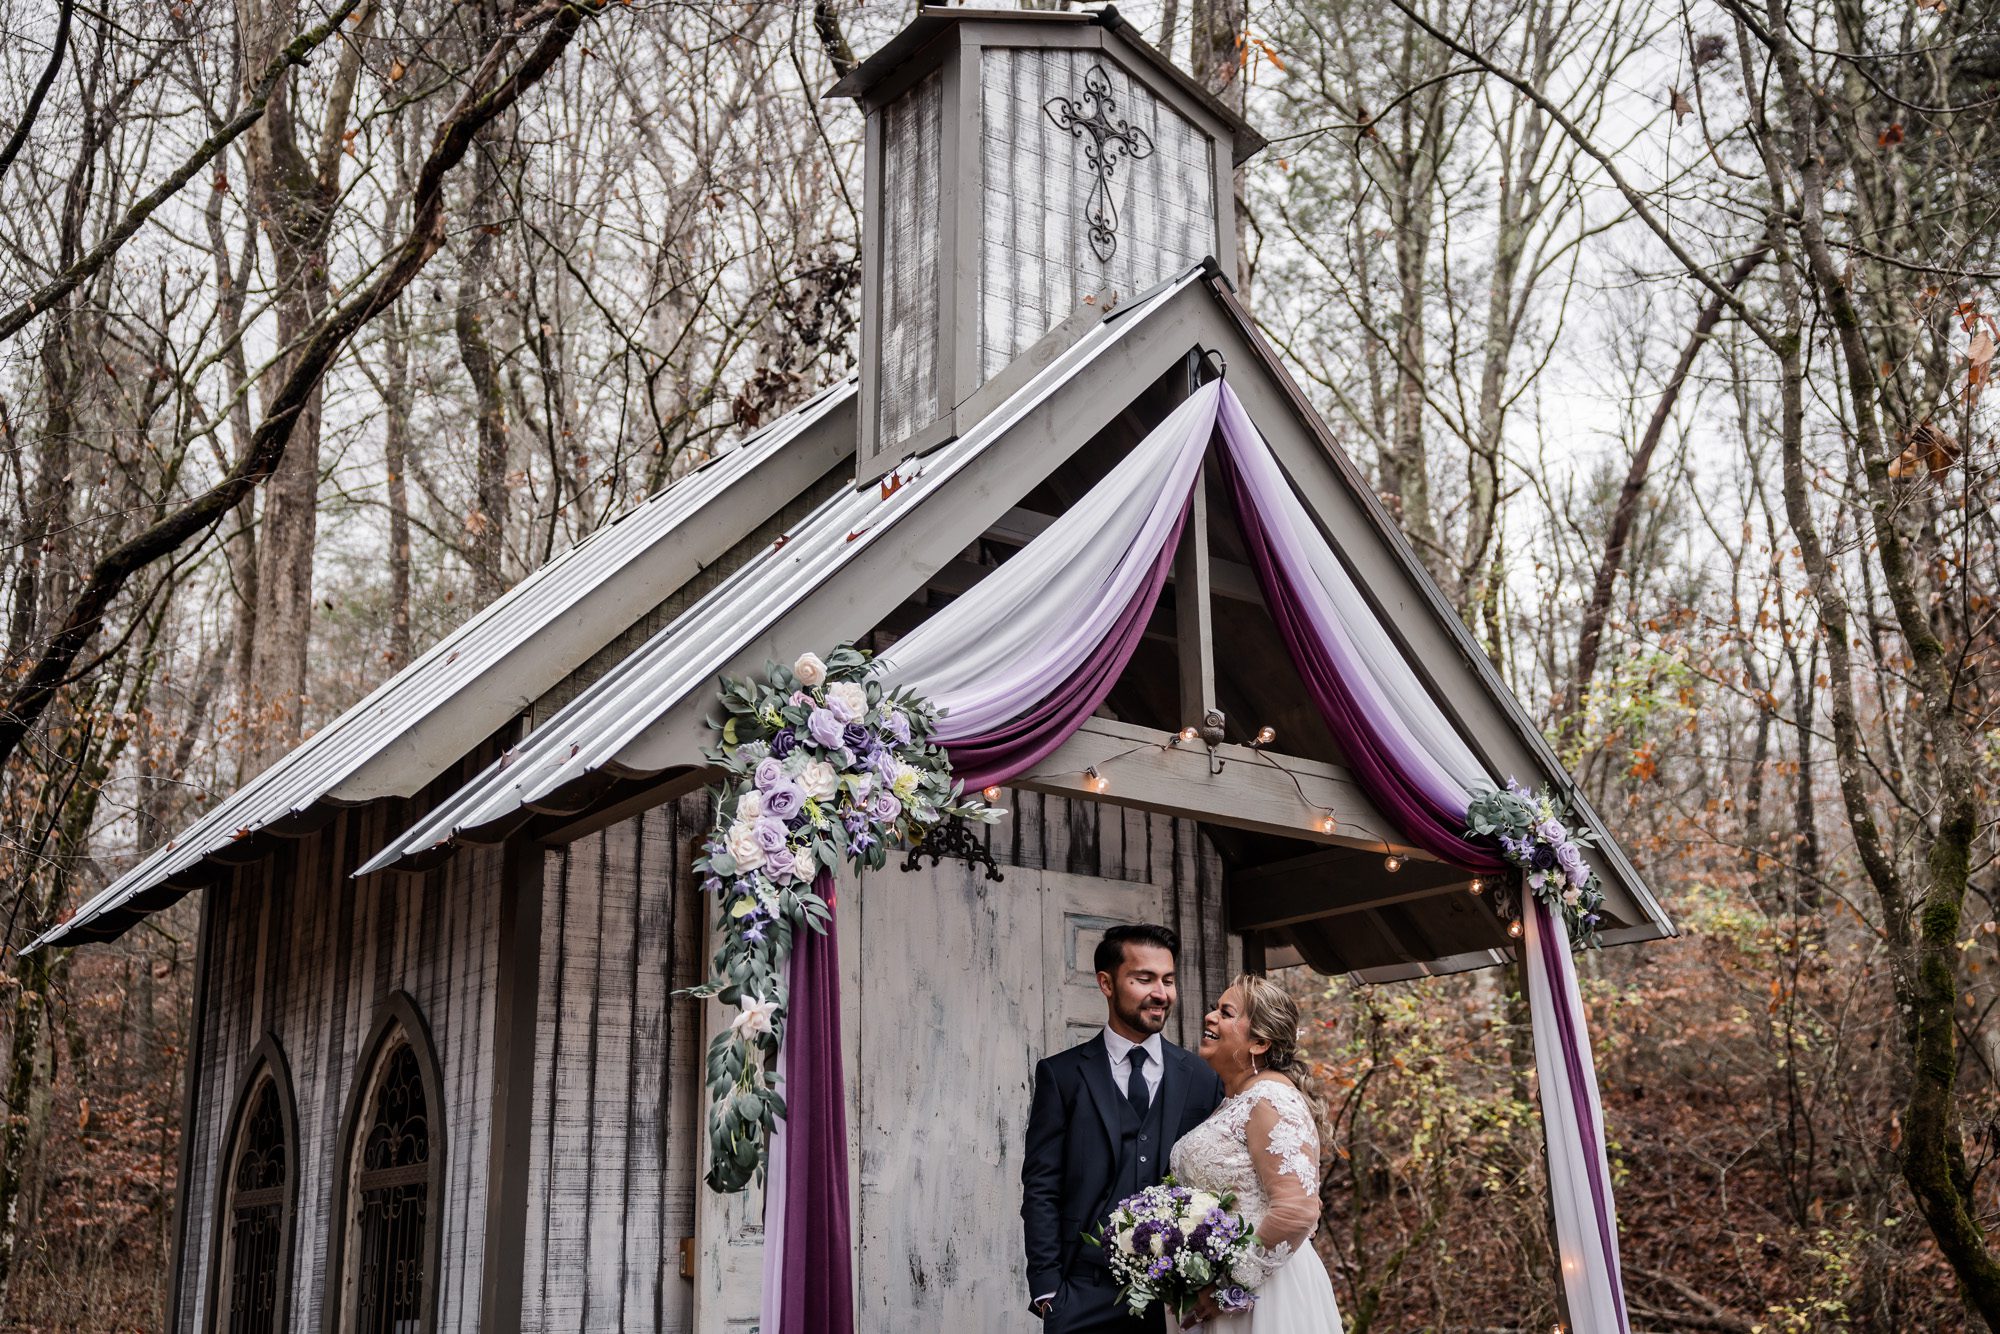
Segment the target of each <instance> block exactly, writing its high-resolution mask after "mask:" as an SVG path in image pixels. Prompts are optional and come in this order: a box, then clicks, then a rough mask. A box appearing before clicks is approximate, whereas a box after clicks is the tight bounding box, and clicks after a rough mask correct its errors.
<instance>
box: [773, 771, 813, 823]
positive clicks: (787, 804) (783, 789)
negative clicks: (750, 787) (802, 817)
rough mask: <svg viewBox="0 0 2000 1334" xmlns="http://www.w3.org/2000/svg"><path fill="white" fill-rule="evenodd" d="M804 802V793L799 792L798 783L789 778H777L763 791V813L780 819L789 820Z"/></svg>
mask: <svg viewBox="0 0 2000 1334" xmlns="http://www.w3.org/2000/svg"><path fill="white" fill-rule="evenodd" d="M805 804H806V794H805V793H804V792H801V791H800V790H799V785H798V784H797V783H794V782H793V781H792V780H791V779H789V778H783V777H781V778H779V779H778V781H777V782H776V783H775V784H773V785H772V787H771V788H770V789H769V790H768V791H766V792H765V793H764V813H765V814H766V815H771V816H775V817H776V818H777V819H780V820H790V819H791V818H792V817H793V816H795V815H797V814H798V813H799V811H800V810H801V809H802V808H803V807H804V806H805Z"/></svg>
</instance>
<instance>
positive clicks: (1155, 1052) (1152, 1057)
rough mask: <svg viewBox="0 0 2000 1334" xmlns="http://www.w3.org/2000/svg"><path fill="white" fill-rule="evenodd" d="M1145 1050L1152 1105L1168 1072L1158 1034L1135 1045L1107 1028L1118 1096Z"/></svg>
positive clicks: (1043, 1296) (1107, 1047)
mask: <svg viewBox="0 0 2000 1334" xmlns="http://www.w3.org/2000/svg"><path fill="white" fill-rule="evenodd" d="M1134 1047H1143V1048H1145V1051H1146V1101H1147V1103H1148V1104H1150V1103H1152V1102H1153V1101H1154V1100H1155V1099H1157V1098H1158V1097H1159V1096H1160V1076H1161V1074H1163V1073H1164V1072H1165V1068H1166V1067H1165V1066H1163V1065H1162V1064H1161V1060H1162V1056H1163V1053H1162V1051H1161V1039H1160V1035H1159V1034H1158V1033H1155V1034H1153V1035H1152V1036H1151V1037H1149V1038H1147V1039H1146V1040H1145V1041H1144V1042H1134V1041H1132V1040H1131V1039H1130V1038H1128V1037H1126V1036H1125V1035H1124V1034H1122V1033H1115V1032H1113V1031H1112V1029H1111V1025H1109V1024H1106V1025H1105V1026H1104V1050H1106V1051H1107V1052H1109V1053H1111V1087H1112V1088H1114V1089H1117V1090H1118V1096H1120V1097H1121V1098H1122V1097H1124V1096H1125V1086H1126V1085H1127V1084H1128V1083H1130V1082H1131V1079H1132V1048H1134ZM1054 1296H1055V1294H1054V1293H1053V1292H1045V1293H1043V1294H1041V1295H1040V1296H1039V1297H1036V1298H1035V1299H1034V1301H1033V1302H1031V1303H1029V1304H1030V1305H1039V1304H1040V1303H1042V1302H1045V1301H1047V1300H1049V1299H1050V1298H1051V1297H1054Z"/></svg>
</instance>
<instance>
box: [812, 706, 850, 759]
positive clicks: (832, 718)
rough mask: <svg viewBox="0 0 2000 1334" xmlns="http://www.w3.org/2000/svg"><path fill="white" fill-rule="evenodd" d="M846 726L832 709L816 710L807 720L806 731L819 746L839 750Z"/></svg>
mask: <svg viewBox="0 0 2000 1334" xmlns="http://www.w3.org/2000/svg"><path fill="white" fill-rule="evenodd" d="M845 730H846V724H844V723H842V722H841V721H840V719H839V717H837V716H836V715H835V714H834V712H833V710H831V709H814V710H813V711H812V716H811V717H809V718H807V719H806V731H807V732H808V733H810V734H811V736H812V739H813V741H814V742H816V743H817V744H818V745H820V746H822V747H824V748H825V749H827V750H835V749H838V748H839V746H840V744H841V741H842V739H843V738H842V733H843V732H844V731H845Z"/></svg>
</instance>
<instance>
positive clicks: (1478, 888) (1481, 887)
mask: <svg viewBox="0 0 2000 1334" xmlns="http://www.w3.org/2000/svg"><path fill="white" fill-rule="evenodd" d="M1465 892H1466V893H1468V894H1483V893H1485V892H1486V882H1485V881H1484V880H1481V879H1480V878H1479V877H1478V876H1474V877H1472V883H1471V884H1469V885H1467V886H1466V887H1465Z"/></svg>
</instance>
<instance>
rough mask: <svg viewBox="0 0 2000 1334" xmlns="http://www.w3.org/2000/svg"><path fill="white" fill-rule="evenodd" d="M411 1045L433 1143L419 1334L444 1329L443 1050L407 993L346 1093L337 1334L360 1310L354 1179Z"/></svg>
mask: <svg viewBox="0 0 2000 1334" xmlns="http://www.w3.org/2000/svg"><path fill="white" fill-rule="evenodd" d="M399 1042H400V1043H402V1044H406V1045H407V1046H408V1047H409V1049H410V1053H411V1055H413V1056H414V1057H415V1058H416V1062H417V1073H418V1077H419V1078H420V1079H421V1080H422V1081H423V1086H424V1102H425V1109H426V1113H427V1115H428V1118H429V1123H428V1125H427V1126H426V1131H427V1133H428V1135H429V1139H430V1143H429V1150H428V1157H427V1159H426V1161H425V1167H426V1168H427V1169H428V1170H427V1171H426V1173H425V1181H424V1188H425V1211H424V1241H423V1257H424V1296H423V1311H422V1319H421V1322H420V1325H419V1329H420V1334H434V1331H435V1330H436V1329H437V1307H438V1287H439V1283H440V1280H441V1278H442V1274H441V1272H440V1271H441V1267H442V1260H443V1252H444V1229H443V1228H442V1227H441V1226H440V1225H439V1223H440V1219H441V1216H442V1214H443V1211H444V1162H445V1125H444V1122H445V1116H444V1086H443V1082H442V1080H441V1079H440V1076H439V1066H438V1062H437V1054H436V1049H435V1048H434V1047H433V1046H432V1045H431V1033H430V1026H429V1025H428V1024H426V1023H425V1022H424V1017H423V1012H422V1011H421V1010H419V1009H418V1008H417V1003H416V1001H415V1000H413V999H412V998H411V997H410V996H409V995H408V994H407V993H405V992H401V991H398V992H396V993H394V994H392V995H391V996H390V997H389V999H388V1001H387V1002H386V1003H385V1004H384V1005H383V1007H382V1014H381V1016H380V1017H379V1018H377V1019H376V1021H375V1027H374V1029H373V1030H372V1031H371V1032H370V1033H369V1035H368V1041H367V1042H365V1043H363V1044H362V1047H361V1059H360V1060H359V1061H358V1062H357V1063H356V1065H355V1067H354V1083H353V1086H352V1087H351V1088H349V1089H348V1091H347V1109H346V1111H345V1112H343V1113H342V1115H341V1118H340V1138H339V1140H338V1141H336V1142H337V1143H338V1145H339V1148H340V1157H339V1158H338V1159H337V1160H336V1162H335V1164H334V1172H333V1213H332V1219H331V1226H332V1236H331V1237H330V1238H329V1239H328V1244H327V1252H326V1253H327V1266H326V1304H325V1311H326V1313H327V1317H328V1320H329V1323H328V1324H327V1326H326V1328H327V1329H328V1330H329V1331H331V1334H351V1331H353V1330H354V1328H355V1323H356V1314H357V1313H356V1312H355V1311H354V1309H353V1306H352V1295H353V1285H352V1284H351V1283H350V1282H349V1277H350V1276H349V1272H348V1271H349V1268H350V1266H351V1265H352V1264H353V1255H352V1253H351V1252H352V1249H353V1241H354V1220H353V1219H352V1218H350V1217H349V1216H348V1215H349V1212H350V1210H351V1209H352V1208H353V1189H354V1181H355V1178H356V1176H357V1175H358V1172H359V1167H358V1163H359V1155H360V1154H361V1152H362V1149H363V1147H364V1140H365V1136H366V1132H367V1130H368V1123H369V1116H370V1104H371V1103H372V1102H373V1100H374V1094H375V1091H376V1089H377V1087H378V1083H379V1079H380V1075H381V1072H382V1070H383V1067H384V1065H385V1062H386V1058H387V1057H388V1056H389V1055H390V1053H391V1050H392V1048H394V1047H395V1046H396V1045H398V1043H399Z"/></svg>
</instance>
